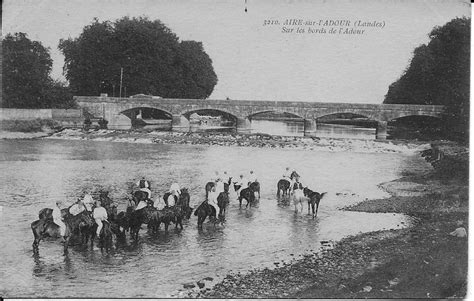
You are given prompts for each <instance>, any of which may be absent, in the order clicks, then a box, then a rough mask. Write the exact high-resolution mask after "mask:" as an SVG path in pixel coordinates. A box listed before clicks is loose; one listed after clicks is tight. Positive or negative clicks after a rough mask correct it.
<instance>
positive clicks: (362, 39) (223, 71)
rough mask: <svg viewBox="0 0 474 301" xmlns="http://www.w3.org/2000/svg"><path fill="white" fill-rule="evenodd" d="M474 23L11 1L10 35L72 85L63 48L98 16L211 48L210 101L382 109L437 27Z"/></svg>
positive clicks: (386, 9) (168, 2)
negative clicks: (213, 81)
mask: <svg viewBox="0 0 474 301" xmlns="http://www.w3.org/2000/svg"><path fill="white" fill-rule="evenodd" d="M245 9H247V11H245ZM470 15H471V7H470V2H469V1H467V0H460V1H456V0H449V1H447V0H438V1H436V0H426V1H421V0H336V1H327V0H311V1H310V0H221V1H217V0H214V1H211V0H199V1H198V0H100V1H99V0H68V1H64V0H4V1H3V13H2V33H3V35H6V34H8V33H14V32H24V33H27V35H28V37H29V38H30V39H32V40H37V41H40V42H41V43H42V44H43V46H45V47H49V48H50V53H51V57H52V59H53V62H54V63H53V70H52V74H51V76H52V77H53V78H55V79H61V80H65V78H64V76H63V74H62V67H63V65H64V57H63V56H62V54H61V53H60V51H59V50H58V49H57V46H58V43H59V40H60V39H67V38H76V37H78V36H79V35H80V33H81V32H82V30H83V28H84V26H86V25H89V24H90V23H91V22H92V19H93V18H95V17H97V18H98V19H99V21H107V20H109V21H115V20H117V19H119V18H121V17H123V16H129V17H138V16H146V17H148V18H150V19H151V20H154V19H159V20H161V21H162V22H163V23H164V24H165V25H166V26H168V27H169V28H170V29H171V30H172V31H173V32H174V33H176V34H177V36H178V37H179V38H180V39H181V40H195V41H201V42H202V43H203V45H204V50H205V51H206V53H207V54H208V55H209V56H210V58H211V59H212V61H213V66H214V70H215V72H216V74H217V77H218V83H217V85H216V86H215V88H214V91H213V93H212V94H211V96H210V97H209V98H210V99H224V98H227V97H229V98H230V99H239V100H274V101H307V102H344V103H375V104H376V103H382V101H383V99H384V95H385V94H386V93H387V91H388V87H389V85H390V84H391V83H393V82H394V81H396V80H397V79H398V78H399V77H400V76H401V75H402V73H403V71H404V70H405V69H406V68H407V67H408V65H409V62H410V59H411V57H412V54H413V50H414V49H415V48H416V47H418V46H419V45H421V44H424V43H428V42H429V37H428V34H429V32H430V31H431V30H432V29H433V27H434V26H442V25H444V24H446V23H447V22H449V21H450V20H452V19H453V18H456V17H463V16H466V17H470ZM290 19H294V20H301V22H302V24H301V25H300V24H299V23H298V22H299V21H296V22H297V23H296V24H294V25H285V22H288V20H290ZM265 20H268V21H270V23H274V24H272V25H264V21H265ZM276 22H278V24H275V23H276ZM308 22H309V23H308ZM367 23H369V24H370V25H378V26H381V27H378V26H377V27H369V26H365V27H364V26H357V24H367ZM325 25H327V26H325ZM382 25H383V27H382ZM298 28H299V30H304V32H297V30H298ZM309 28H311V29H312V30H313V31H315V30H316V29H317V30H322V29H324V30H325V31H326V32H325V33H314V32H309V30H308V29H309ZM331 28H332V29H333V31H334V33H330V32H329V31H330V29H331ZM290 30H291V32H288V31H290ZM350 30H358V31H359V32H358V33H357V34H354V33H345V32H347V31H350ZM362 30H364V32H363V33H361V31H362Z"/></svg>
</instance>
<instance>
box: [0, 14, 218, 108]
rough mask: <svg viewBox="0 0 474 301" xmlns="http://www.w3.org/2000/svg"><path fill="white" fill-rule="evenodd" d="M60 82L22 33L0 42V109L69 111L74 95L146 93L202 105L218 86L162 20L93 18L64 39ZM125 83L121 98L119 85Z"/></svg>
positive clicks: (194, 48) (190, 45) (203, 57)
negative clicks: (0, 99)
mask: <svg viewBox="0 0 474 301" xmlns="http://www.w3.org/2000/svg"><path fill="white" fill-rule="evenodd" d="M58 48H59V50H60V51H61V52H62V54H63V55H64V57H65V64H64V67H63V74H64V76H65V77H66V79H67V81H68V85H66V84H65V83H62V82H59V81H55V80H53V79H52V78H51V76H50V73H51V68H52V64H53V61H52V59H51V56H50V49H49V48H45V47H44V46H43V45H42V44H41V42H39V41H32V40H30V39H29V38H28V37H27V35H26V34H25V33H21V32H19V33H14V34H8V35H7V36H6V37H5V38H4V40H3V42H2V51H3V62H2V63H3V86H2V89H3V91H2V92H3V104H2V106H3V107H10V108H51V107H54V108H70V107H73V106H74V102H73V100H72V95H86V96H87V95H99V94H101V93H108V94H109V95H110V96H119V95H120V94H122V96H124V95H125V90H126V94H127V95H133V94H149V95H157V96H161V97H169V98H198V99H201V98H207V97H209V95H211V93H212V91H213V89H214V87H215V85H216V84H217V75H216V73H215V72H214V68H213V66H212V60H211V59H210V57H209V56H208V55H207V53H206V52H205V51H204V47H203V44H202V43H201V42H196V41H180V40H179V38H178V37H177V36H176V34H175V33H173V32H172V31H171V29H169V28H168V27H166V26H165V25H164V24H163V23H161V22H160V21H159V20H154V21H151V20H149V19H148V18H145V17H139V18H129V17H124V18H121V19H118V20H116V21H115V22H110V21H105V22H99V20H98V19H94V20H93V22H92V23H91V24H90V25H87V26H85V27H84V29H83V31H82V33H81V34H80V35H79V37H77V38H68V39H61V40H60V41H59V45H58ZM121 82H122V87H123V88H122V91H120V83H121Z"/></svg>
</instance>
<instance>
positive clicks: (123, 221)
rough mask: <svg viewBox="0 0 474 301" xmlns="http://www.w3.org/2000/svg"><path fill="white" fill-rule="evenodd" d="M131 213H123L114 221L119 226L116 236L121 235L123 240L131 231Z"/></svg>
mask: <svg viewBox="0 0 474 301" xmlns="http://www.w3.org/2000/svg"><path fill="white" fill-rule="evenodd" d="M131 212H133V211H130V212H123V211H121V212H120V213H119V214H117V217H116V218H115V220H114V224H115V225H116V226H117V231H116V233H115V234H116V235H120V236H121V237H122V238H125V232H126V231H129V230H130V215H131Z"/></svg>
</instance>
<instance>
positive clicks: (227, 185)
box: [224, 183, 230, 193]
mask: <svg viewBox="0 0 474 301" xmlns="http://www.w3.org/2000/svg"><path fill="white" fill-rule="evenodd" d="M229 185H230V184H228V183H224V192H225V193H229Z"/></svg>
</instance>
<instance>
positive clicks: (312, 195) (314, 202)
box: [303, 187, 327, 218]
mask: <svg viewBox="0 0 474 301" xmlns="http://www.w3.org/2000/svg"><path fill="white" fill-rule="evenodd" d="M326 193H327V192H323V193H319V192H316V191H312V190H311V189H309V188H308V187H305V188H303V195H304V196H305V197H307V198H308V214H310V213H309V206H310V205H311V208H312V211H313V218H315V217H316V215H318V208H319V202H320V201H321V199H322V198H323V196H324V195H325V194H326ZM315 207H316V208H315ZM315 209H316V210H315Z"/></svg>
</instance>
